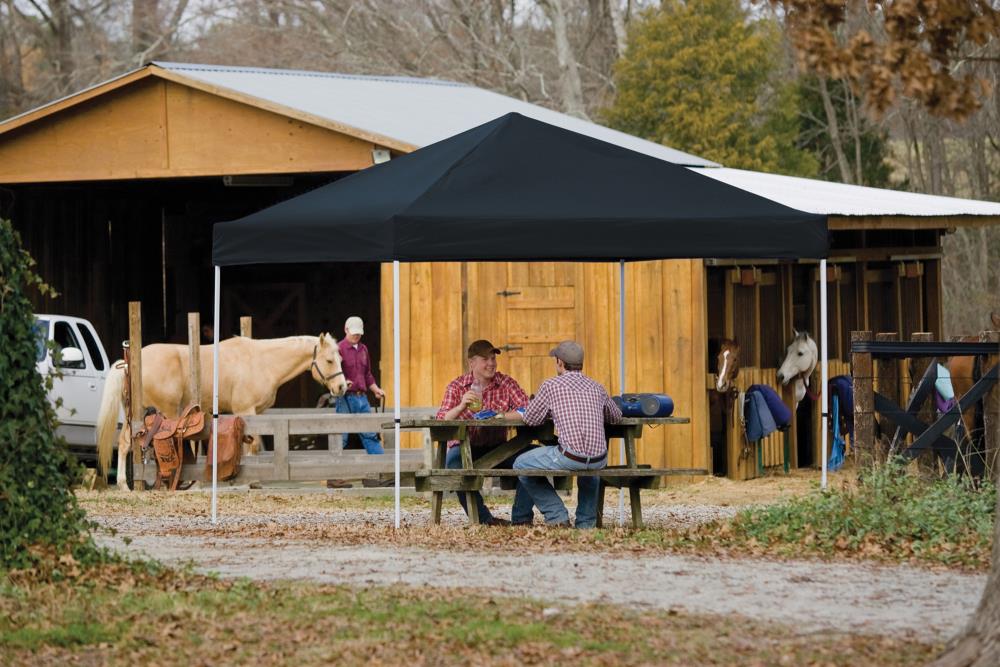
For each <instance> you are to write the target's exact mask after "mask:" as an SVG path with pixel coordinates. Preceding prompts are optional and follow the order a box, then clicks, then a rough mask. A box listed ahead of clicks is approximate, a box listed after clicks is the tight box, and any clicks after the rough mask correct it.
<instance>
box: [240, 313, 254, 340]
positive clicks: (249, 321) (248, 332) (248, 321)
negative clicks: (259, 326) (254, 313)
mask: <svg viewBox="0 0 1000 667" xmlns="http://www.w3.org/2000/svg"><path fill="white" fill-rule="evenodd" d="M240 335H241V336H243V337H244V338H253V318H252V317H250V316H249V315H243V316H241V317H240Z"/></svg>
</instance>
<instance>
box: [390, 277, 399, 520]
mask: <svg viewBox="0 0 1000 667" xmlns="http://www.w3.org/2000/svg"><path fill="white" fill-rule="evenodd" d="M392 394H393V403H395V406H394V410H393V432H394V433H395V436H396V440H395V442H396V446H395V454H394V458H393V466H394V468H395V474H396V477H395V487H396V489H395V496H396V529H397V530H398V529H399V446H400V441H399V418H400V410H399V402H400V383H399V260H393V262H392Z"/></svg>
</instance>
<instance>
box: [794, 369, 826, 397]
mask: <svg viewBox="0 0 1000 667" xmlns="http://www.w3.org/2000/svg"><path fill="white" fill-rule="evenodd" d="M813 370H814V371H815V370H816V369H813ZM811 376H812V373H807V372H806V371H802V372H801V373H799V374H798V375H796V376H795V377H794V378H792V379H793V380H801V381H802V387H803V388H804V389H805V390H806V396H808V397H809V400H811V401H818V400H819V399H820V397H821V396H822V395H823V388H822V387H820V389H819V391H817V392H813V391H811V390H810V389H809V378H810V377H811Z"/></svg>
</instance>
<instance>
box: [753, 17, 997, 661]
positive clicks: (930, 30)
mask: <svg viewBox="0 0 1000 667" xmlns="http://www.w3.org/2000/svg"><path fill="white" fill-rule="evenodd" d="M768 1H769V2H770V4H772V5H774V6H777V7H780V8H781V9H782V10H783V11H784V12H785V14H786V22H787V24H788V25H789V27H790V34H791V37H792V41H793V43H794V45H795V48H796V49H797V50H798V51H799V53H800V57H801V61H802V62H803V63H805V64H806V65H807V66H808V67H809V68H810V69H811V70H812V71H815V72H819V73H821V74H822V73H825V74H827V75H829V76H832V77H834V78H846V79H847V80H848V81H850V82H851V84H852V85H853V86H855V88H856V89H857V90H858V91H860V92H861V94H863V95H864V96H865V97H866V99H867V100H868V102H869V104H870V105H871V107H872V108H873V109H874V110H876V111H885V110H886V109H888V108H890V107H891V106H892V105H893V104H896V103H897V100H898V98H899V97H902V98H904V99H906V100H912V101H913V102H915V103H916V104H917V105H918V106H920V107H922V108H923V109H926V110H927V111H929V112H930V113H932V114H935V115H937V116H941V117H945V118H952V119H964V118H968V117H970V116H972V115H973V114H975V113H976V112H977V110H979V109H980V108H981V107H982V105H983V102H984V101H985V100H988V99H989V92H988V86H987V85H986V84H985V83H984V82H983V79H982V78H980V77H978V76H976V75H975V74H974V71H975V70H974V68H973V67H971V66H970V63H971V64H975V63H981V62H983V61H987V60H992V61H994V62H995V59H996V57H995V55H993V56H989V55H987V56H984V55H983V54H984V53H986V54H988V53H990V51H989V49H990V48H994V47H995V44H996V41H997V39H998V34H1000V12H998V10H997V9H996V8H995V3H994V2H990V1H989V0H942V1H939V2H922V1H921V0H868V1H867V2H866V3H862V2H860V0H839V1H838V0H824V1H823V2H814V1H812V0H768ZM861 12H869V14H870V18H873V19H874V25H876V26H877V27H878V30H871V29H866V28H860V29H853V26H852V25H851V22H850V19H851V18H852V15H856V14H858V13H861ZM994 103H995V100H994ZM994 150H995V147H994ZM984 268H985V267H984ZM997 472H998V471H996V470H995V471H994V473H995V474H996V473H997ZM995 481H996V480H995V479H994V482H995ZM996 517H997V518H996V524H995V525H994V538H993V555H992V567H991V569H990V575H989V578H988V579H987V582H986V588H985V590H984V591H983V597H982V599H981V600H980V601H979V606H978V607H977V608H976V611H975V613H974V614H973V616H972V619H971V620H970V621H969V623H968V625H967V626H966V627H965V629H964V630H963V631H962V632H961V633H960V634H959V635H958V636H957V637H955V638H954V639H953V640H952V641H951V642H950V643H949V645H948V647H947V648H946V649H945V651H944V653H943V654H942V655H941V656H940V657H939V658H938V659H937V660H936V661H935V662H934V663H933V665H934V667H993V666H994V665H998V664H1000V496H998V506H997V512H996Z"/></svg>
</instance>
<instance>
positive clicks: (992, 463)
mask: <svg viewBox="0 0 1000 667" xmlns="http://www.w3.org/2000/svg"><path fill="white" fill-rule="evenodd" d="M979 340H980V341H982V342H984V343H993V344H997V343H1000V332H996V331H984V332H982V333H981V334H980V335H979ZM998 362H1000V350H998V351H997V354H990V355H987V356H986V357H985V358H984V359H983V374H985V373H986V372H987V371H989V370H990V369H991V368H993V366H995V365H996V364H997V363H998ZM983 431H984V434H983V435H984V445H985V446H984V449H985V452H984V454H983V460H984V461H985V462H986V474H987V475H989V476H990V478H991V479H992V480H993V481H994V483H995V482H996V481H997V480H998V479H1000V460H998V458H997V455H998V453H1000V388H997V386H996V385H994V386H993V387H992V388H991V389H990V390H989V391H988V392H986V395H985V396H984V397H983Z"/></svg>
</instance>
